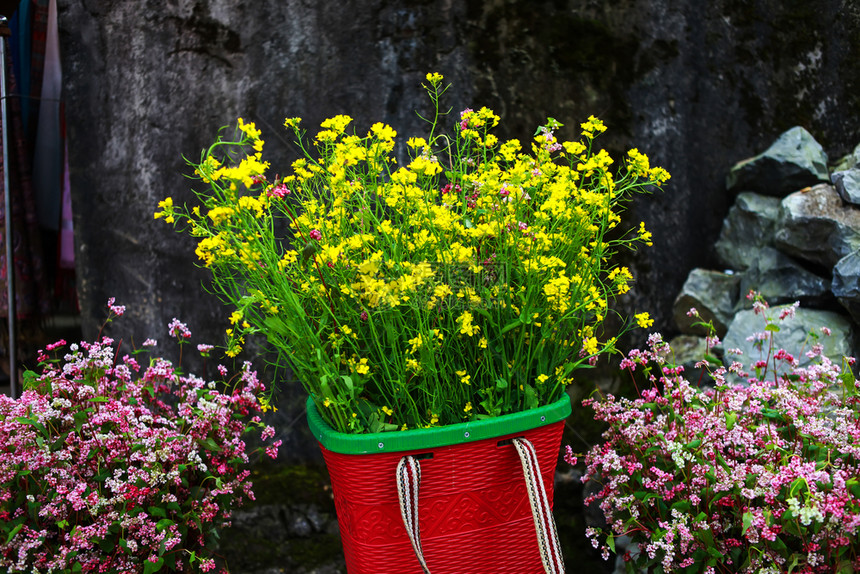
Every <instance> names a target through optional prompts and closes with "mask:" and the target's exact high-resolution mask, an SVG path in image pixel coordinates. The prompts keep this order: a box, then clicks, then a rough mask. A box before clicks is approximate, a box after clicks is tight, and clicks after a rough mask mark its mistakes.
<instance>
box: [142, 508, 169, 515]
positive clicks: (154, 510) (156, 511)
mask: <svg viewBox="0 0 860 574" xmlns="http://www.w3.org/2000/svg"><path fill="white" fill-rule="evenodd" d="M146 511H147V512H148V513H149V514H150V515H151V516H160V517H165V516H167V511H166V510H164V509H163V508H161V507H160V506H150V507H149V508H147V509H146Z"/></svg>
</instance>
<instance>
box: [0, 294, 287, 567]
mask: <svg viewBox="0 0 860 574" xmlns="http://www.w3.org/2000/svg"><path fill="white" fill-rule="evenodd" d="M112 312H113V313H116V314H118V313H117V311H116V309H113V308H112ZM175 323H178V322H176V321H175ZM180 325H181V324H180ZM180 325H177V324H171V334H172V335H174V336H177V335H178V336H183V333H184V330H183V327H184V326H180ZM52 348H53V349H55V350H56V349H58V347H55V346H52ZM117 353H118V348H117V347H116V346H114V345H113V341H111V340H110V339H108V338H103V339H102V340H101V341H100V342H97V343H91V344H90V343H81V344H80V345H71V346H69V347H68V353H66V354H65V355H64V356H63V357H62V359H61V360H52V361H49V362H46V363H43V373H42V374H41V375H40V376H37V375H36V374H32V375H31V378H30V380H29V382H28V384H27V389H26V390H25V392H24V393H23V395H22V396H21V397H20V398H19V399H17V400H13V399H11V398H9V397H5V396H0V570H2V571H4V572H84V573H86V572H154V571H157V570H159V569H161V568H162V567H164V569H165V570H168V569H169V570H187V569H189V568H193V569H203V570H208V569H211V568H212V567H214V561H213V560H212V558H211V556H209V553H210V552H211V545H212V542H213V540H214V539H213V535H215V534H216V533H217V530H218V529H219V528H221V527H223V526H225V525H227V524H229V519H230V516H231V512H232V510H233V509H234V508H235V507H236V506H237V505H239V504H241V503H242V502H243V501H244V500H245V499H253V498H254V494H253V491H252V485H251V482H250V481H249V480H248V477H249V474H250V471H249V470H247V469H246V466H247V464H248V462H249V455H248V453H246V452H245V442H244V440H243V438H242V437H243V435H245V434H246V433H247V432H249V431H251V430H254V429H263V434H264V436H265V438H266V439H271V438H272V436H273V434H274V433H273V429H271V427H266V426H265V425H264V424H263V423H262V422H261V419H260V418H259V416H257V415H256V413H258V412H260V411H261V408H260V407H261V405H260V402H259V400H258V396H259V395H260V394H261V393H262V392H263V391H264V386H263V384H262V383H261V382H260V381H259V380H258V379H257V376H256V373H255V372H253V371H251V369H250V365H249V364H247V363H246V364H245V366H244V368H243V370H242V371H241V373H240V374H238V376H237V380H236V381H234V382H233V383H232V384H230V385H229V386H227V385H225V384H224V383H217V384H216V383H214V382H207V381H204V380H203V379H201V378H198V377H196V376H194V375H180V374H179V373H178V371H177V370H176V369H174V367H173V365H172V364H171V363H170V362H168V361H165V360H163V359H158V358H154V359H152V360H151V361H150V364H149V366H148V367H145V368H144V367H142V366H141V365H140V364H139V362H138V359H136V358H135V357H132V356H128V355H127V356H124V357H122V358H121V359H120V358H119V357H118V356H117ZM43 356H45V357H47V354H46V353H43ZM279 444H280V441H277V442H276V443H274V444H272V445H271V446H269V452H270V454H275V452H276V449H277V446H278V445H279Z"/></svg>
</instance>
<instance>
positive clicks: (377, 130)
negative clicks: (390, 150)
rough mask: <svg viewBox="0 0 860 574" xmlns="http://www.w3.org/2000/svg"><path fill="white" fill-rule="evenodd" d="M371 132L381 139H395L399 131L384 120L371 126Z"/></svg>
mask: <svg viewBox="0 0 860 574" xmlns="http://www.w3.org/2000/svg"><path fill="white" fill-rule="evenodd" d="M370 132H371V133H372V134H373V135H375V136H376V137H378V138H379V139H381V140H389V141H390V140H393V139H394V138H395V137H397V132H396V131H394V128H392V127H391V126H389V125H386V124H384V123H382V122H376V123H375V124H373V125H372V126H371V127H370Z"/></svg>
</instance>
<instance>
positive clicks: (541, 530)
mask: <svg viewBox="0 0 860 574" xmlns="http://www.w3.org/2000/svg"><path fill="white" fill-rule="evenodd" d="M514 446H515V447H516V448H517V454H519V455H520V462H522V464H523V476H524V477H525V479H526V489H527V490H528V493H529V504H531V507H532V517H533V518H534V521H535V532H536V533H537V539H538V546H539V547H540V559H541V561H542V562H543V569H544V571H545V572H546V574H564V559H563V558H562V556H561V546H560V545H559V543H558V532H556V529H555V519H554V518H553V516H552V507H551V506H550V504H549V497H548V496H547V494H546V487H545V486H544V483H543V478H542V477H541V474H540V466H539V465H538V458H537V452H535V447H534V445H532V443H530V442H529V441H528V440H526V439H524V438H515V439H514Z"/></svg>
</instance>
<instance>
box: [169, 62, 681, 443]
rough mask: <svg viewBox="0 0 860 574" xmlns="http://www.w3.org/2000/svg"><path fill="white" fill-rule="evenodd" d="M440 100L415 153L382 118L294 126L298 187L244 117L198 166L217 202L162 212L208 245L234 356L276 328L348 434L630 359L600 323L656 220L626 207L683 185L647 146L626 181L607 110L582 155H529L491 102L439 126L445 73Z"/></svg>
mask: <svg viewBox="0 0 860 574" xmlns="http://www.w3.org/2000/svg"><path fill="white" fill-rule="evenodd" d="M424 87H425V88H426V90H427V92H428V94H429V96H430V99H431V101H432V104H433V109H434V114H433V115H432V117H430V118H428V121H427V123H428V133H427V134H424V136H425V137H412V138H409V139H408V140H406V142H405V146H402V145H401V146H400V147H398V145H397V139H396V137H397V134H396V132H395V130H394V129H392V128H391V127H390V126H387V125H384V124H382V123H376V124H374V125H372V126H371V127H370V129H369V131H367V132H366V133H364V132H362V133H363V135H362V133H359V132H358V131H357V130H354V129H350V125H351V124H352V119H351V118H350V117H348V116H343V115H341V116H336V117H333V118H330V119H328V120H326V121H324V122H323V123H322V126H321V127H322V129H321V130H320V131H319V132H317V133H316V135H315V136H313V138H311V139H308V138H307V135H306V133H305V131H303V130H302V128H301V120H300V119H299V118H288V119H287V120H286V121H285V126H286V128H287V129H289V130H290V131H292V132H293V134H295V137H296V140H297V142H298V144H299V146H300V147H301V150H302V151H303V157H301V158H300V159H297V160H296V161H294V162H293V163H292V166H291V168H292V169H291V170H290V172H289V173H288V175H286V176H284V177H275V178H272V177H271V176H270V175H268V174H267V172H268V170H269V164H268V163H267V162H265V161H264V160H263V156H262V149H263V140H262V139H261V133H260V131H259V130H257V128H256V127H255V126H254V125H253V124H250V123H245V122H244V121H243V120H242V119H239V121H238V126H237V129H236V130H235V134H236V135H235V136H233V137H224V136H222V137H219V138H218V139H217V140H216V141H215V143H213V145H212V146H211V147H210V148H209V149H208V150H206V151H205V152H204V153H203V154H202V157H201V159H200V161H199V162H192V165H193V167H194V170H195V172H194V173H195V177H196V178H198V179H199V181H200V182H202V183H203V184H205V186H206V188H205V191H197V192H196V195H197V197H198V199H199V201H200V204H199V205H196V206H193V207H190V208H189V207H184V206H178V205H174V203H173V201H172V200H171V199H170V198H167V199H165V200H164V201H162V202H161V203H160V204H159V211H158V212H157V213H156V214H155V216H156V218H163V219H164V220H165V221H167V222H169V223H172V224H174V225H175V226H180V227H181V229H182V230H183V231H186V232H188V233H190V234H191V235H192V236H194V237H196V238H198V240H199V241H198V245H197V255H198V256H199V258H200V260H201V262H202V265H203V266H205V267H206V268H207V269H209V270H210V271H211V273H212V289H213V290H214V292H215V293H216V294H217V295H218V296H219V297H220V299H221V300H222V301H223V302H225V303H226V304H227V305H229V306H230V310H231V315H230V318H229V321H230V323H231V325H230V328H229V329H228V330H227V335H228V344H227V354H228V355H235V354H237V353H238V352H239V351H240V350H241V347H242V345H243V344H244V341H245V339H246V337H248V336H249V335H251V334H253V333H262V334H264V335H265V336H266V338H267V340H268V342H269V343H270V344H271V345H272V346H273V347H274V349H275V350H277V351H278V353H279V357H280V359H282V360H283V361H285V364H286V365H288V366H289V367H290V368H291V369H292V371H293V372H294V373H295V375H296V377H297V378H298V380H299V381H301V383H302V384H303V385H304V387H305V389H306V390H307V392H308V394H309V395H310V397H311V398H312V399H313V401H314V403H315V405H316V407H317V409H318V411H319V413H320V415H321V416H322V417H323V419H324V420H325V421H326V422H327V423H329V424H330V425H331V426H332V427H333V428H334V429H335V430H338V431H340V432H349V433H365V432H380V431H387V430H391V431H394V430H401V429H415V428H424V427H429V426H439V425H449V424H455V423H460V422H464V421H469V420H476V419H482V418H487V417H496V416H500V415H504V414H508V413H513V412H519V411H524V410H528V409H532V408H536V407H539V406H543V405H547V404H550V403H552V402H553V401H557V400H558V399H559V398H560V397H561V396H562V393H564V391H565V387H566V386H567V385H569V384H570V383H571V382H572V380H573V379H572V375H573V373H574V372H575V371H576V370H577V369H578V368H581V367H584V366H588V365H589V364H593V362H594V360H595V359H596V358H597V357H598V356H599V355H600V354H603V353H610V352H613V351H614V350H615V348H614V343H615V341H616V337H617V336H618V333H615V336H610V335H608V334H607V333H604V332H603V329H602V326H603V324H604V320H605V319H606V317H607V314H608V313H610V312H611V311H610V303H611V302H612V300H613V299H614V298H615V297H616V296H617V295H620V294H622V293H625V292H626V291H628V290H629V284H630V282H631V280H632V276H631V273H630V272H629V271H628V270H627V269H626V268H625V267H622V266H618V265H616V264H614V263H613V255H614V254H615V253H617V252H618V251H619V249H622V248H631V249H635V248H636V247H637V246H638V244H643V243H644V244H647V245H650V233H649V232H648V231H646V229H645V227H644V225H642V226H640V227H638V228H636V227H634V228H632V229H630V230H629V231H627V232H623V231H622V230H621V229H618V227H619V224H620V223H621V218H620V216H619V213H620V212H621V210H622V209H623V205H624V202H625V200H627V199H629V198H630V196H631V195H632V193H633V192H641V191H648V190H649V189H652V188H653V187H654V186H659V185H661V184H662V183H663V182H665V181H666V180H667V179H668V178H669V174H668V173H667V172H666V171H665V170H663V169H662V168H659V167H651V166H650V165H649V161H648V158H647V157H646V156H645V155H643V154H641V153H639V152H638V151H637V150H635V149H633V150H630V151H629V152H628V155H627V157H626V158H625V160H624V161H623V162H622V165H621V167H620V169H619V170H618V171H614V170H612V169H611V166H612V164H613V160H612V158H611V157H610V156H609V154H608V153H607V152H606V151H604V150H602V149H600V150H598V149H597V148H596V147H595V146H594V139H595V138H596V137H597V136H598V135H599V134H600V133H601V132H603V131H604V130H605V127H604V125H603V124H602V122H601V121H600V120H598V119H596V118H594V117H591V118H589V119H588V120H587V121H586V122H584V123H583V124H582V132H581V133H582V138H581V140H580V141H573V142H569V141H564V142H561V141H558V140H557V139H556V136H555V131H556V130H557V128H559V127H561V124H559V123H558V122H557V121H555V120H553V119H551V118H550V119H549V120H548V122H547V124H546V125H544V126H542V127H540V128H539V129H538V131H537V132H536V134H535V137H534V140H533V141H532V142H530V145H529V146H528V148H527V149H524V147H523V145H522V144H521V143H520V142H519V141H517V140H509V141H505V142H500V141H499V140H498V138H497V137H496V136H495V135H493V134H492V133H491V132H492V129H493V128H494V127H495V126H496V125H497V124H498V122H499V117H498V116H497V115H495V114H494V113H493V112H492V111H491V110H489V109H487V108H482V109H480V110H477V111H473V110H470V109H467V110H464V111H463V112H462V113H461V114H460V118H459V120H458V121H457V122H456V124H454V125H453V126H452V128H453V129H452V133H450V134H446V133H439V130H440V129H441V126H440V121H441V119H442V118H444V117H445V114H444V113H441V112H440V106H439V101H440V98H441V96H442V95H443V94H444V92H445V91H446V90H447V86H445V85H444V84H443V83H442V76H440V75H439V74H428V75H427V83H426V84H425V86H424ZM395 152H397V153H395ZM397 154H401V158H405V160H404V159H401V161H400V162H398V161H397V159H396V155H397ZM635 322H637V323H639V324H640V325H642V326H647V325H648V324H649V322H650V319H649V318H648V315H647V314H645V313H642V314H638V315H636V317H635ZM630 325H631V323H630V322H629V321H626V322H624V325H623V326H622V330H623V329H626V328H627V327H628V326H630Z"/></svg>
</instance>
